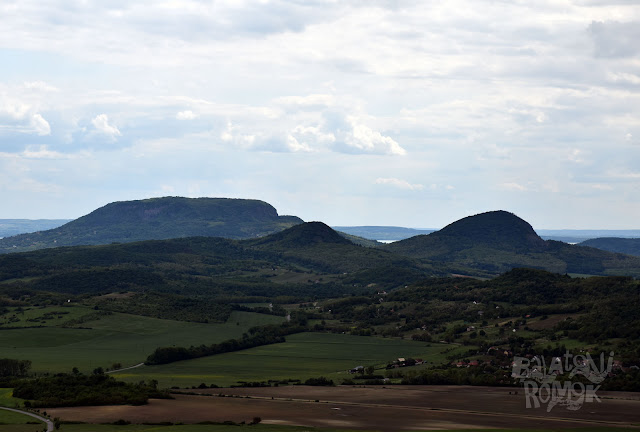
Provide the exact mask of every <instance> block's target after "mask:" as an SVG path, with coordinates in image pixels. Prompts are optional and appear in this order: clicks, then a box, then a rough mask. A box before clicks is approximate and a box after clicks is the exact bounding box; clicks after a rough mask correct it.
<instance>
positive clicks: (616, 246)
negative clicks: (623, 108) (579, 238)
mask: <svg viewBox="0 0 640 432" xmlns="http://www.w3.org/2000/svg"><path fill="white" fill-rule="evenodd" d="M580 246H589V247H593V248H596V249H602V250H605V251H609V252H616V253H623V254H628V255H635V256H640V239H636V238H619V237H602V238H595V239H590V240H586V241H583V242H582V243H580Z"/></svg>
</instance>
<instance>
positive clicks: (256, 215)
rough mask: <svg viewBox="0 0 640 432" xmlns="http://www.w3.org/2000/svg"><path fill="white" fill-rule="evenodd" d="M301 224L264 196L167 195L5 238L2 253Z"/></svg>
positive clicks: (233, 234)
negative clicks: (241, 197) (197, 196)
mask: <svg viewBox="0 0 640 432" xmlns="http://www.w3.org/2000/svg"><path fill="white" fill-rule="evenodd" d="M300 223H302V220H301V219H300V218H298V217H295V216H279V215H278V212H277V211H276V209H275V208H274V207H273V206H271V205H270V204H268V203H266V202H264V201H259V200H248V199H229V198H181V197H164V198H151V199H145V200H137V201H121V202H114V203H111V204H107V205H106V206H104V207H101V208H99V209H97V210H95V211H93V212H91V213H89V214H88V215H86V216H82V217H81V218H78V219H76V220H74V221H71V222H69V223H67V224H65V225H63V226H61V227H58V228H55V229H51V230H47V231H40V232H36V233H30V234H22V235H18V236H14V237H9V238H5V239H2V240H0V252H4V253H7V252H20V251H28V250H36V249H44V248H51V247H59V246H76V245H97V244H108V243H128V242H134V241H142V240H164V239H170V238H180V237H194V236H205V237H225V238H232V239H246V238H254V237H260V236H265V235H268V234H272V233H275V232H278V231H281V230H283V229H286V228H289V227H291V226H294V225H297V224H300Z"/></svg>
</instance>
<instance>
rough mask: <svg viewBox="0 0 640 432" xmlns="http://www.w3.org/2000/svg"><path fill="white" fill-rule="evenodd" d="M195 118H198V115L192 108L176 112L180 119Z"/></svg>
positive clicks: (177, 117)
mask: <svg viewBox="0 0 640 432" xmlns="http://www.w3.org/2000/svg"><path fill="white" fill-rule="evenodd" d="M195 118H198V115H197V114H195V113H194V112H193V111H191V110H186V111H180V112H179V113H178V114H176V119H178V120H193V119H195Z"/></svg>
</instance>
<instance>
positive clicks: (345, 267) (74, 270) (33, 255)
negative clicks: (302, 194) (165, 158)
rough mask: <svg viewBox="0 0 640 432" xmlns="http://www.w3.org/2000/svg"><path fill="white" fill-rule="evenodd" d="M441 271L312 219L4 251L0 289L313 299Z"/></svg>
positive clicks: (405, 280) (74, 292)
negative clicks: (254, 233) (223, 233)
mask: <svg viewBox="0 0 640 432" xmlns="http://www.w3.org/2000/svg"><path fill="white" fill-rule="evenodd" d="M380 274H384V275H385V277H382V278H380V277H379V275H380ZM446 274H448V273H447V272H446V270H444V266H443V269H435V268H434V267H433V266H431V265H430V264H428V263H421V262H419V261H417V260H414V259H411V258H407V257H403V256H399V255H395V254H393V253H390V252H387V251H383V250H380V249H374V248H366V247H362V246H358V245H355V244H353V243H351V242H349V241H348V240H346V239H345V238H344V237H342V236H341V235H339V234H338V233H336V232H335V231H333V230H332V229H331V228H329V227H328V226H326V225H325V224H323V223H320V222H314V223H303V224H300V225H296V226H293V227H291V228H289V229H287V230H285V231H283V232H281V233H276V234H272V235H270V236H267V237H264V238H260V239H252V240H231V239H224V238H219V237H190V238H180V239H170V240H148V241H143V242H136V243H123V244H109V245H96V246H75V247H61V248H54V249H45V250H38V251H33V252H23V253H13V254H5V255H2V256H0V295H1V294H2V292H1V288H2V287H3V286H7V287H8V286H11V287H13V288H15V287H16V286H19V287H21V289H22V288H24V289H30V290H36V291H46V292H57V293H69V294H76V295H82V294H92V295H95V294H104V293H109V292H121V291H133V292H143V291H152V292H159V293H165V294H170V295H188V296H194V295H196V296H206V297H209V298H213V297H216V298H218V297H233V296H261V297H273V296H278V295H290V296H302V297H315V296H325V295H342V294H345V293H351V292H354V291H361V290H362V287H363V286H366V285H367V284H369V283H373V282H377V281H378V280H379V279H380V280H381V281H382V282H381V283H384V284H385V285H384V286H385V287H386V288H387V287H393V286H397V285H401V284H406V283H409V282H412V281H415V280H418V279H420V278H424V277H427V276H430V275H439V276H445V275H446ZM394 275H395V276H394ZM396 276H397V277H396Z"/></svg>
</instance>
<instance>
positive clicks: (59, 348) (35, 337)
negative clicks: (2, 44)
mask: <svg viewBox="0 0 640 432" xmlns="http://www.w3.org/2000/svg"><path fill="white" fill-rule="evenodd" d="M47 309H51V310H49V312H51V311H53V310H60V309H62V310H64V311H67V310H71V311H72V314H69V315H73V316H80V315H82V314H83V313H84V314H89V313H91V312H93V310H92V309H89V308H82V307H74V308H73V309H72V308H47ZM40 311H45V309H40ZM26 313H30V312H29V311H27V312H26ZM42 313H46V312H42ZM283 320H284V318H282V317H278V316H273V315H265V314H257V313H252V312H238V311H235V312H233V313H232V314H231V317H230V318H229V320H228V321H227V322H226V323H224V324H204V323H192V322H182V321H172V320H163V319H157V318H149V317H143V316H139V315H129V314H120V313H113V314H111V315H106V316H101V317H99V319H95V320H92V321H87V322H83V323H82V324H80V326H81V327H82V328H74V327H72V328H66V327H58V326H45V327H40V328H20V329H11V330H0V346H2V347H3V354H2V355H3V356H6V357H10V358H17V359H30V360H31V361H32V362H33V368H32V370H33V371H34V372H53V373H55V372H64V371H67V372H68V371H70V370H71V369H72V368H73V367H77V368H78V369H80V371H82V372H86V373H87V372H91V371H92V370H93V369H94V368H97V367H102V368H105V369H106V368H111V367H112V365H114V364H116V363H120V364H121V365H122V366H131V365H135V364H138V363H141V362H144V361H145V359H146V358H147V356H148V355H149V354H151V353H152V352H153V350H155V349H156V348H157V347H159V346H172V345H175V346H190V345H200V344H212V343H217V342H221V341H223V340H226V339H230V338H238V337H241V336H242V334H243V333H244V332H246V331H247V330H248V329H249V328H251V327H254V326H257V325H264V324H270V323H279V322H282V321H283ZM54 321H55V320H54ZM47 324H48V323H47ZM45 325H46V324H45ZM80 326H78V327H80Z"/></svg>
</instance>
